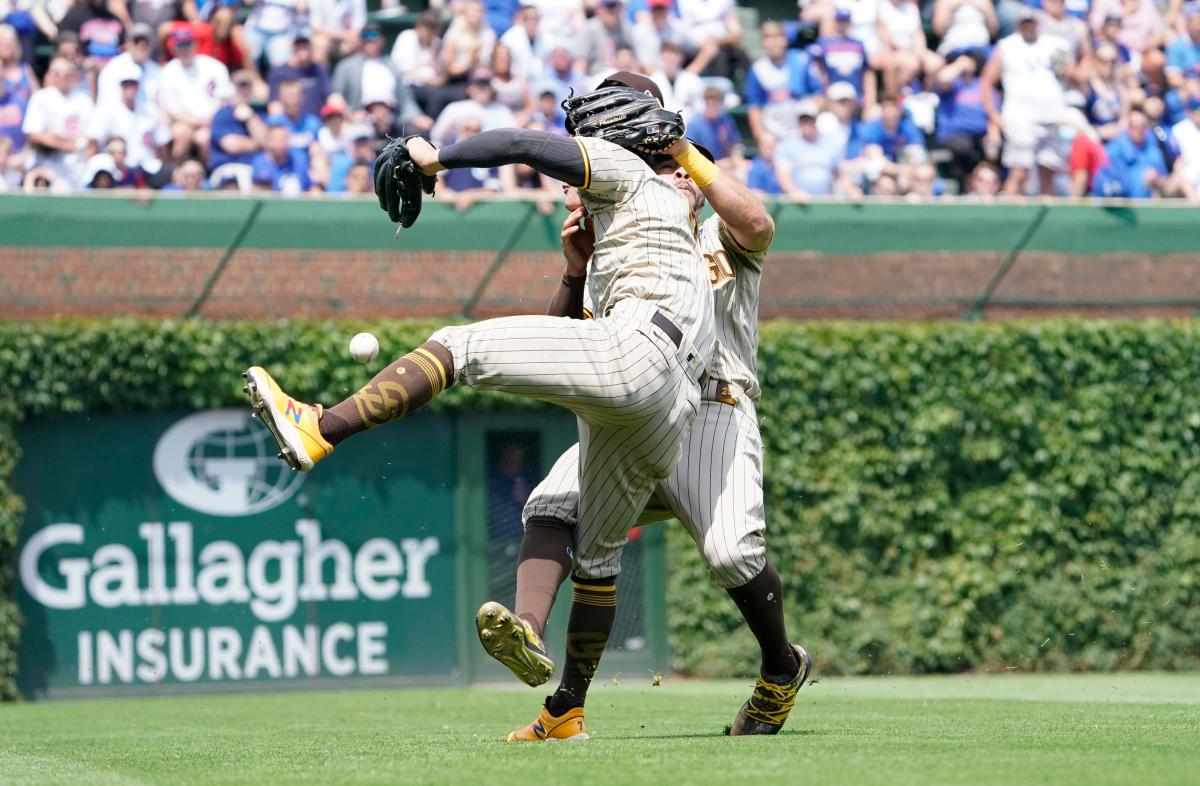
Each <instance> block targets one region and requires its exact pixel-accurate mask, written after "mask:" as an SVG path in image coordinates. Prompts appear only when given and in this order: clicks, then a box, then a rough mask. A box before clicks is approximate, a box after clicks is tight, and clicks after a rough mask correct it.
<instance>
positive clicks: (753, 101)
mask: <svg viewBox="0 0 1200 786" xmlns="http://www.w3.org/2000/svg"><path fill="white" fill-rule="evenodd" d="M821 89H822V87H821V78H820V76H819V75H818V74H817V73H815V72H814V69H813V62H812V57H810V56H809V54H808V53H807V52H803V51H801V50H799V49H789V50H788V53H787V56H786V57H785V58H784V61H783V63H782V64H781V65H778V66H777V65H775V64H774V63H772V62H771V61H770V60H768V59H767V58H766V57H762V58H759V59H758V60H756V61H755V62H754V65H752V66H750V69H749V70H748V71H747V72H746V86H745V88H744V89H743V91H742V96H743V98H745V100H746V106H766V105H767V104H770V103H777V102H779V101H786V100H788V99H791V98H805V97H807V96H811V95H814V94H816V93H820V92H821Z"/></svg>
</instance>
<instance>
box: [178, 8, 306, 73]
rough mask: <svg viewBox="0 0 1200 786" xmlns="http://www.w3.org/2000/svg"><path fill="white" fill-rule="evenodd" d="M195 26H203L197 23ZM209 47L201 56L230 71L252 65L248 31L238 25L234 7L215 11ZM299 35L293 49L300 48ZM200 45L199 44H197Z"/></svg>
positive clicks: (210, 28)
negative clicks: (207, 57) (247, 39)
mask: <svg viewBox="0 0 1200 786" xmlns="http://www.w3.org/2000/svg"><path fill="white" fill-rule="evenodd" d="M193 24H194V25H202V24H204V23H202V22H195V23H193ZM208 27H209V30H208V36H207V39H208V40H207V46H206V47H204V48H201V49H198V51H199V52H200V54H204V55H208V56H209V57H211V58H213V59H214V60H217V61H219V62H220V63H221V65H223V66H225V67H226V68H227V69H229V71H231V72H232V71H240V70H241V69H243V68H246V67H248V66H249V65H250V63H249V62H248V61H249V55H250V48H249V46H248V45H247V44H246V31H245V29H244V28H243V27H242V26H241V25H239V24H238V22H237V16H236V15H235V11H234V8H233V6H230V5H224V4H222V5H219V6H217V7H216V9H214V10H213V14H212V17H211V18H210V19H209V22H208ZM299 37H300V36H299V34H297V36H296V39H295V40H293V41H292V46H293V47H298V46H299V45H300V42H299ZM197 45H199V42H197Z"/></svg>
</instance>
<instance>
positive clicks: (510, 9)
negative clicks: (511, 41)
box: [483, 0, 520, 36]
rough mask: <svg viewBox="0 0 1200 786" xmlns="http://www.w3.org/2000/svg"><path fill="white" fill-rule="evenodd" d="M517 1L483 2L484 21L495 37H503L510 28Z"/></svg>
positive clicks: (494, 0)
mask: <svg viewBox="0 0 1200 786" xmlns="http://www.w3.org/2000/svg"><path fill="white" fill-rule="evenodd" d="M519 5H520V2H519V0H484V4H483V7H484V14H483V16H484V19H485V20H486V21H487V23H488V27H490V28H492V30H493V31H494V32H495V33H496V35H497V36H503V35H504V34H505V32H507V31H508V28H509V27H511V26H512V23H513V17H514V16H515V15H516V13H517V8H518V7H519Z"/></svg>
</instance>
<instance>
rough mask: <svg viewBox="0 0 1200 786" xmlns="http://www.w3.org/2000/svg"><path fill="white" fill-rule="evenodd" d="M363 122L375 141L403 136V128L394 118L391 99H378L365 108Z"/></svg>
mask: <svg viewBox="0 0 1200 786" xmlns="http://www.w3.org/2000/svg"><path fill="white" fill-rule="evenodd" d="M365 122H366V123H367V125H368V126H370V128H371V133H372V134H374V136H375V138H376V139H388V138H394V137H398V136H404V127H403V126H402V125H401V124H400V120H399V118H398V117H397V116H396V105H395V104H393V103H392V99H391V98H380V99H378V100H376V101H371V102H369V103H368V104H367V106H366V118H365Z"/></svg>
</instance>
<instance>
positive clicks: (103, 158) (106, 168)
mask: <svg viewBox="0 0 1200 786" xmlns="http://www.w3.org/2000/svg"><path fill="white" fill-rule="evenodd" d="M102 173H107V174H108V176H109V177H111V178H112V179H113V180H116V179H117V177H118V175H117V162H116V161H114V160H113V157H112V156H110V155H109V154H108V153H97V154H96V155H94V156H92V157H91V158H89V159H88V160H87V168H86V169H85V170H84V174H83V182H85V183H87V185H88V187H89V188H91V186H92V184H93V183H95V182H96V178H97V177H99V176H100V175H101V174H102Z"/></svg>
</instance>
